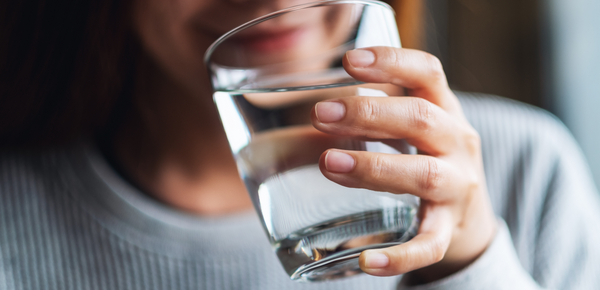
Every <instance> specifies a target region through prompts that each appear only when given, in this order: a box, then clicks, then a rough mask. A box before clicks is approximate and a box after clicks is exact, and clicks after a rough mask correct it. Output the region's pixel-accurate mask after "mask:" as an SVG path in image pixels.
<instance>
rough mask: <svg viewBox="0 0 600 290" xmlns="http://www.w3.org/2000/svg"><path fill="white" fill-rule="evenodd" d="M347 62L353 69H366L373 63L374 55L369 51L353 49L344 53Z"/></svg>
mask: <svg viewBox="0 0 600 290" xmlns="http://www.w3.org/2000/svg"><path fill="white" fill-rule="evenodd" d="M346 56H347V57H348V62H350V65H352V66H353V67H368V66H370V65H371V64H373V63H374V62H375V54H373V52H371V51H370V50H365V49H355V50H350V51H348V52H346Z"/></svg>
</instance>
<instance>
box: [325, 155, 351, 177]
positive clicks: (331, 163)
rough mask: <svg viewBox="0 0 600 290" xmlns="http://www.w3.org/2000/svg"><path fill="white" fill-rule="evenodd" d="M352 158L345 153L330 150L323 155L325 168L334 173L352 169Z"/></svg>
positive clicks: (346, 171)
mask: <svg viewBox="0 0 600 290" xmlns="http://www.w3.org/2000/svg"><path fill="white" fill-rule="evenodd" d="M354 164H355V162H354V158H353V157H352V156H350V155H348V154H346V153H342V152H339V151H334V150H331V151H329V152H327V155H325V168H327V171H330V172H334V173H348V172H350V171H352V169H354Z"/></svg>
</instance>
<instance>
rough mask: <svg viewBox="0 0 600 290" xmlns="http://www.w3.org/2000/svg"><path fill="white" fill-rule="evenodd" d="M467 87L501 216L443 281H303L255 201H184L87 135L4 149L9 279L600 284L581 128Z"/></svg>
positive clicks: (466, 289) (243, 284)
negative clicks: (248, 206)
mask: <svg viewBox="0 0 600 290" xmlns="http://www.w3.org/2000/svg"><path fill="white" fill-rule="evenodd" d="M460 98H461V102H462V103H463V106H464V110H465V113H466V114H467V117H468V118H469V120H470V122H471V123H472V124H473V126H474V127H475V128H476V129H477V130H478V131H479V133H480V134H481V137H482V142H483V158H484V164H485V170H486V177H487V185H488V189H489V194H490V196H491V200H492V203H493V206H494V210H495V212H496V214H497V216H498V221H499V225H500V226H499V231H498V232H497V234H496V237H495V238H494V240H493V242H492V244H491V245H490V246H489V247H488V249H487V250H486V252H485V253H484V254H483V255H482V256H481V257H480V258H479V259H478V260H477V261H475V262H474V263H473V264H472V265H470V266H469V267H467V268H466V269H464V270H462V271H460V272H459V273H456V274H454V275H452V276H450V277H447V278H445V279H443V280H440V281H437V282H434V283H431V284H428V285H421V286H418V287H413V288H408V287H405V286H404V285H403V284H402V282H401V281H400V278H401V277H389V278H378V277H371V276H367V275H365V274H362V275H358V276H354V277H351V278H347V279H342V280H336V281H328V282H320V283H298V282H292V281H290V280H289V278H288V277H287V275H286V274H285V272H284V271H283V269H282V267H281V266H280V264H279V262H278V260H277V259H276V257H275V254H274V253H273V252H272V250H271V248H270V245H269V243H268V240H267V238H266V236H265V234H264V232H263V230H262V228H261V225H260V223H259V219H258V218H257V216H256V214H255V213H254V212H250V211H249V212H243V213H239V214H235V215H230V216H225V217H219V218H205V217H198V216H192V215H187V214H185V213H182V212H178V211H176V210H174V209H172V208H169V207H167V206H165V205H163V204H160V203H158V202H156V201H154V200H152V199H151V198H149V197H147V196H146V195H144V194H143V193H141V192H139V191H137V190H136V189H135V188H133V187H131V186H130V185H129V184H127V183H126V182H125V181H124V180H122V179H121V178H120V177H119V176H118V175H117V174H116V173H115V172H114V171H113V170H112V168H111V167H109V166H108V165H107V164H106V162H105V161H104V160H103V158H102V157H101V155H100V154H99V153H98V152H97V151H96V150H95V149H94V147H93V146H87V145H85V143H79V144H73V145H72V146H69V147H65V148H62V149H57V150H51V151H50V150H49V151H47V152H44V153H35V154H34V153H27V154H25V153H19V152H2V153H0V289H2V290H3V289H10V290H12V289H27V290H30V289H57V290H64V289H144V290H146V289H169V290H176V289H395V288H396V287H397V288H398V289H461V290H470V289H600V247H599V246H600V234H599V232H598V230H597V228H598V227H599V226H600V201H599V199H598V198H599V196H598V194H597V192H596V188H595V186H594V184H593V182H592V180H591V177H590V174H589V172H588V168H587V165H586V163H585V161H584V160H583V158H582V154H581V152H580V150H579V148H578V147H577V145H576V144H575V142H574V141H573V138H572V137H571V135H570V134H569V133H568V131H567V130H566V129H565V128H564V126H563V125H562V124H561V123H560V122H559V121H557V120H556V119H555V118H554V117H552V116H551V115H549V114H547V113H545V112H543V111H542V110H539V109H536V108H533V107H529V106H525V105H522V104H519V103H516V102H513V101H508V100H505V99H501V98H497V97H487V96H473V95H468V94H461V96H460Z"/></svg>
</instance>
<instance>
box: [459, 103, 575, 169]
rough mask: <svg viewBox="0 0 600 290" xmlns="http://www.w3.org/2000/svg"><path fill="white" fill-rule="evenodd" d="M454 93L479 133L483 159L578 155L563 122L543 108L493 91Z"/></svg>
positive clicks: (517, 160) (513, 161)
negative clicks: (486, 92)
mask: <svg viewBox="0 0 600 290" xmlns="http://www.w3.org/2000/svg"><path fill="white" fill-rule="evenodd" d="M457 96H458V97H459V100H460V102H461V104H462V106H463V110H464V112H465V115H466V117H467V119H468V120H469V122H470V123H471V125H472V126H473V127H474V128H475V130H477V132H478V133H479V134H480V136H481V142H482V153H483V158H484V162H485V161H488V162H491V161H492V160H496V159H497V158H498V157H501V158H502V159H503V162H504V163H510V164H511V165H515V166H516V165H518V164H523V162H529V163H535V161H536V160H535V159H539V158H542V159H545V160H547V161H550V160H554V161H558V159H562V158H565V157H566V158H571V157H580V156H581V152H580V150H579V147H578V145H577V143H576V142H575V140H574V138H573V136H572V135H571V133H570V132H569V130H568V129H567V128H566V126H565V125H564V124H563V123H562V122H561V121H560V120H559V119H558V118H557V117H556V116H554V115H552V114H551V113H549V112H548V111H546V110H543V109H541V108H538V107H534V106H531V105H528V104H524V103H521V102H518V101H514V100H510V99H506V98H502V97H498V96H493V95H486V94H476V93H460V92H459V93H457ZM537 161H539V160H537ZM538 163H539V162H538ZM506 165H509V164H506Z"/></svg>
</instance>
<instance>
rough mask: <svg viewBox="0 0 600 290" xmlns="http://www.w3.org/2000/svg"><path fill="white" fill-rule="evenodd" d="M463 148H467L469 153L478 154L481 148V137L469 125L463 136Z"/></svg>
mask: <svg viewBox="0 0 600 290" xmlns="http://www.w3.org/2000/svg"><path fill="white" fill-rule="evenodd" d="M463 140H464V145H465V148H466V149H467V150H468V152H469V154H471V155H473V154H475V155H478V154H479V151H480V148H481V137H480V136H479V133H477V131H475V129H473V128H471V127H469V128H468V129H467V130H466V132H465V133H464V136H463Z"/></svg>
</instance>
